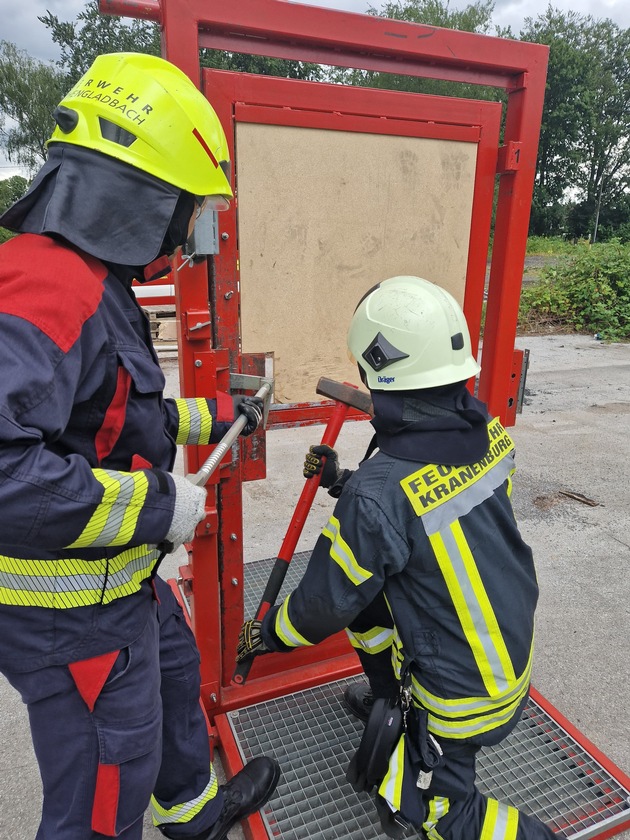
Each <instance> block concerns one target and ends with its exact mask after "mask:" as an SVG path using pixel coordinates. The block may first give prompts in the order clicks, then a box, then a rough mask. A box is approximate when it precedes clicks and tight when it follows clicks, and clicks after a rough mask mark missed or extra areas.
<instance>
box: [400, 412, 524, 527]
mask: <svg viewBox="0 0 630 840" xmlns="http://www.w3.org/2000/svg"><path fill="white" fill-rule="evenodd" d="M488 437H489V439H490V446H489V447H488V451H487V453H486V454H485V455H484V457H483V458H482V459H481V460H480V461H477V462H476V463H475V464H466V465H465V466H445V465H441V464H427V466H425V467H422V469H420V470H417V471H416V472H414V473H411V475H408V476H405V478H403V479H402V481H401V482H400V486H401V487H402V489H403V492H404V494H405V496H407V498H408V499H409V501H410V502H411V505H412V507H413V509H414V511H415V512H416V515H417V516H423V515H424V514H426V513H428V512H429V511H431V510H434V509H435V508H436V507H439V506H440V505H442V504H444V502H446V501H448V500H450V499H453V498H454V497H455V496H457V495H459V493H461V492H462V491H463V490H465V489H466V488H467V487H470V486H471V485H473V484H475V483H476V482H477V481H479V479H480V478H483V476H484V475H486V473H488V472H489V471H490V470H491V469H492V468H493V467H495V466H496V464H497V463H498V462H499V461H501V460H502V459H503V458H504V457H505V456H506V455H509V454H510V452H511V451H512V450H513V449H514V444H513V442H512V439H511V438H510V436H509V435H508V433H507V432H506V431H505V429H504V428H503V426H502V425H501V422H500V420H499V419H498V418H495V419H494V420H492V422H491V423H489V424H488Z"/></svg>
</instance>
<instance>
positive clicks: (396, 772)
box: [378, 732, 405, 811]
mask: <svg viewBox="0 0 630 840" xmlns="http://www.w3.org/2000/svg"><path fill="white" fill-rule="evenodd" d="M404 768H405V733H404V732H403V734H402V735H401V736H400V739H399V741H398V743H397V744H396V749H395V750H394V752H393V753H392V754H391V756H390V757H389V766H388V768H387V773H385V777H384V778H383V781H382V782H381V784H380V787H379V789H378V792H379V794H380V795H381V796H382V797H383V799H384V800H385V801H386V802H387V803H388V804H389V806H390V807H391V808H392V809H393V810H394V811H400V801H401V797H402V783H403V772H404Z"/></svg>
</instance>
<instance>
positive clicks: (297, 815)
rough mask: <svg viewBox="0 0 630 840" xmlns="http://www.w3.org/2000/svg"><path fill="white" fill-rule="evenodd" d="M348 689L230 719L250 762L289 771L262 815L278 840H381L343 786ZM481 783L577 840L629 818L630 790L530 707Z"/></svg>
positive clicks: (366, 802) (368, 813)
mask: <svg viewBox="0 0 630 840" xmlns="http://www.w3.org/2000/svg"><path fill="white" fill-rule="evenodd" d="M349 682H352V680H339V681H337V682H334V683H328V684H326V685H322V686H318V687H316V688H313V689H309V690H307V691H302V692H298V693H296V694H292V695H288V696H285V697H281V698H278V699H277V700H272V701H268V702H266V703H259V704H257V705H254V706H249V707H246V708H244V709H239V710H238V711H234V712H229V713H228V715H227V719H228V721H229V724H230V727H231V729H232V732H233V733H234V737H235V741H236V743H237V745H238V747H239V750H240V752H241V756H242V758H243V761H244V762H245V761H248V760H249V759H250V758H252V757H254V756H256V755H262V754H264V755H272V756H275V758H276V759H277V760H278V761H279V762H280V765H281V766H282V771H283V772H282V777H281V779H280V783H279V785H278V788H277V791H276V793H275V795H274V797H273V799H272V800H271V801H270V802H269V803H268V804H267V806H266V808H265V810H264V815H263V818H264V821H265V824H266V826H267V832H268V834H269V837H270V838H286V840H307V838H308V839H309V840H311V839H312V840H315V838H317V840H319V839H320V838H321V840H338V838H344V840H381V838H383V836H384V835H383V833H382V831H381V828H380V824H379V822H378V819H377V817H376V810H375V808H374V805H373V803H372V800H371V798H370V796H369V795H368V794H359V793H355V791H354V790H353V789H352V787H351V786H350V785H349V784H348V783H347V782H346V780H345V772H346V766H347V764H348V762H349V761H350V759H351V757H352V755H353V754H354V751H355V750H356V748H357V747H358V744H359V741H360V738H361V733H362V731H363V724H361V723H360V722H359V721H357V720H355V719H354V718H352V717H351V716H350V715H348V713H347V712H346V711H345V709H344V707H343V706H342V703H341V697H342V695H343V690H344V688H345V687H346V685H347V684H348V683H349ZM478 780H479V781H478V784H479V788H480V790H482V791H483V792H484V793H487V794H491V795H492V796H493V797H495V798H497V799H499V800H501V801H504V802H508V803H509V804H511V805H514V806H515V807H517V808H521V809H522V810H523V811H524V812H525V813H529V814H533V815H535V816H537V817H538V818H539V819H541V820H543V821H544V822H546V823H547V824H548V825H550V826H551V828H552V829H554V830H561V831H564V833H565V834H566V835H567V836H568V837H569V838H573V840H577V838H581V840H584V838H589V837H595V836H597V835H598V834H601V833H603V831H605V830H607V829H610V828H611V827H613V826H615V825H619V824H621V823H622V822H625V821H626V820H628V819H630V804H629V801H628V794H629V792H628V791H627V790H625V789H624V788H622V787H621V786H620V785H619V783H618V782H617V781H616V779H614V778H613V777H611V776H610V774H609V773H608V772H607V771H606V770H604V769H603V768H602V767H601V765H599V764H598V763H597V762H596V761H595V760H594V759H593V758H592V757H591V756H590V755H589V754H588V753H586V752H585V751H584V749H583V748H582V747H581V746H580V745H579V744H578V743H577V742H576V741H575V740H574V739H573V738H572V737H571V736H570V735H568V734H567V732H566V731H565V730H564V729H562V727H560V726H559V725H558V724H557V723H556V722H555V721H554V720H553V719H552V718H550V717H549V715H548V714H547V713H546V712H545V711H544V710H543V709H542V708H541V707H540V706H539V705H538V704H536V703H535V702H534V701H532V700H530V702H529V704H528V706H527V708H526V710H525V713H524V715H523V717H522V719H521V721H520V722H519V724H518V725H517V727H516V729H515V730H514V732H513V733H512V734H511V735H510V736H509V737H508V738H507V739H506V740H505V741H503V742H502V743H501V744H500V745H499V746H497V747H492V748H489V749H485V750H483V751H482V752H481V754H480V756H479V761H478ZM407 836H408V837H415V836H417V834H415V833H413V832H409V833H408V835H407Z"/></svg>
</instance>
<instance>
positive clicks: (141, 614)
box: [0, 53, 279, 840]
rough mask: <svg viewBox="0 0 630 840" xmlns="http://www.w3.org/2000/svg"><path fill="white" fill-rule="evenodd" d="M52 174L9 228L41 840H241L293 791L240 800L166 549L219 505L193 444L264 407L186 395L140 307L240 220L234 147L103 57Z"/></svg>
mask: <svg viewBox="0 0 630 840" xmlns="http://www.w3.org/2000/svg"><path fill="white" fill-rule="evenodd" d="M55 119H56V122H57V127H56V129H55V131H54V134H53V136H52V138H51V141H50V144H49V155H48V159H47V161H46V163H45V164H44V166H43V167H42V169H41V170H40V172H39V173H38V175H37V176H36V178H35V180H34V182H33V184H32V185H31V188H30V189H29V191H28V192H27V194H26V195H25V196H24V197H23V198H22V199H20V200H19V201H18V202H17V203H16V204H14V205H13V207H11V208H10V209H9V210H8V211H7V212H6V213H5V214H4V216H2V217H1V218H0V225H3V226H4V227H7V228H10V229H12V230H13V231H15V232H17V233H18V234H19V235H18V236H16V237H14V238H13V239H11V240H9V241H8V242H7V243H6V244H5V245H3V246H2V249H1V252H0V327H1V331H2V342H1V343H0V366H1V369H2V376H1V377H0V640H1V641H0V671H1V672H2V673H3V674H4V675H5V676H6V678H7V679H8V680H9V682H10V683H11V684H12V685H13V686H14V687H15V688H16V689H17V690H18V691H19V692H20V694H21V696H22V699H23V701H24V703H25V704H26V705H27V707H28V712H29V719H30V726H31V733H32V738H33V745H34V749H35V754H36V757H37V760H38V763H39V768H40V773H41V778H42V784H43V809H42V817H41V822H40V827H39V830H38V833H37V838H38V840H89V838H102V837H121V838H125V840H139V838H140V837H141V836H142V823H143V815H144V813H145V811H146V810H147V808H149V807H150V809H151V813H152V817H153V821H154V823H155V825H156V826H157V827H158V828H159V829H160V831H162V833H163V834H164V835H165V836H167V837H171V838H197V840H202V838H203V840H223V838H225V837H227V834H228V831H229V830H230V828H231V827H232V826H233V825H234V824H235V823H236V822H237V821H239V820H241V819H243V818H244V817H245V816H247V815H249V814H250V813H253V812H254V811H256V810H257V809H258V808H260V807H261V806H262V805H263V804H264V803H265V802H266V801H267V799H268V798H269V796H270V795H271V794H272V793H273V791H274V789H275V786H276V784H277V781H278V776H279V769H278V765H277V763H276V762H275V761H273V760H272V759H269V758H266V757H264V756H259V757H257V758H255V759H253V760H252V761H251V762H249V764H247V765H246V766H245V767H244V768H243V770H242V771H241V772H240V773H238V774H237V775H236V776H235V777H234V778H233V779H232V780H230V782H228V783H227V784H226V785H225V786H223V787H220V786H219V785H218V782H217V777H216V774H215V771H214V769H213V767H212V764H211V761H210V750H209V743H208V733H207V724H206V721H205V717H204V714H203V710H202V708H201V705H200V693H199V692H200V675H199V653H198V650H197V647H196V644H195V640H194V638H193V635H192V633H191V631H190V629H189V628H188V625H187V623H186V620H185V618H184V616H183V614H182V611H181V609H180V607H179V605H178V603H177V601H176V599H175V597H174V595H173V593H172V592H171V590H170V588H169V587H168V586H167V585H166V584H165V583H164V582H163V581H162V580H161V579H160V578H159V577H157V576H156V575H155V571H156V563H157V561H158V558H159V556H160V552H161V548H160V546H164V545H169V546H170V548H171V550H174V549H175V548H177V547H178V546H180V545H181V544H182V543H183V542H186V541H189V540H190V539H192V537H193V534H194V530H195V527H196V525H197V524H198V523H199V522H200V521H201V520H202V519H203V517H204V515H205V514H204V508H205V499H206V492H205V490H204V489H203V488H199V487H196V486H194V485H193V484H192V483H190V482H188V481H187V480H186V479H185V478H183V477H181V476H177V475H174V474H173V473H172V469H173V465H174V461H175V453H176V446H177V445H178V444H193V445H194V444H200V445H205V444H208V443H210V442H213V441H218V440H219V439H220V438H221V437H222V435H223V434H224V433H225V432H226V431H227V429H228V428H229V427H230V426H231V425H232V422H233V420H234V417H235V415H236V414H238V413H244V414H245V416H246V418H247V425H246V427H245V429H244V430H243V433H244V434H250V433H251V432H253V431H254V430H255V428H256V427H257V425H258V423H259V422H260V420H261V418H262V411H261V401H260V400H258V399H256V398H245V399H243V398H240V399H238V398H235V399H233V398H232V397H230V396H229V395H227V394H217V395H216V396H215V395H212V398H208V399H206V398H195V399H184V398H181V399H165V398H164V396H163V388H164V377H163V375H162V372H161V369H160V367H159V364H158V360H157V356H156V354H155V350H154V348H153V345H152V341H151V336H150V330H149V324H148V319H147V318H146V316H145V315H144V313H143V312H142V310H141V308H140V307H139V305H138V303H137V301H136V298H135V295H134V293H133V291H132V287H131V284H132V281H133V280H134V279H137V280H139V281H140V282H142V281H144V280H148V279H151V278H153V277H157V276H160V274H162V273H165V272H166V271H168V270H170V267H169V260H168V257H169V255H172V254H173V253H174V252H175V251H176V249H177V248H178V247H179V246H181V245H183V244H184V243H185V241H186V240H187V238H188V237H189V236H190V234H191V231H192V228H193V226H194V221H195V218H196V216H197V215H198V213H199V211H200V209H201V208H203V207H204V206H206V205H207V206H210V207H213V208H214V209H222V208H225V207H227V206H229V201H230V198H231V196H232V191H231V188H230V183H229V158H228V149H227V142H226V138H225V135H224V133H223V129H222V127H221V124H220V122H219V120H218V118H217V116H216V114H215V113H214V111H213V109H212V107H211V106H210V104H209V103H208V102H207V101H206V99H205V98H204V97H203V96H202V94H201V93H200V92H199V91H198V90H197V89H196V88H195V86H194V85H193V84H192V82H191V81H190V80H189V79H188V78H187V77H186V76H185V75H184V74H183V73H182V72H181V71H179V70H178V69H177V68H176V67H174V66H173V65H172V64H170V63H169V62H166V61H164V60H163V59H160V58H156V57H153V56H148V55H136V54H125V53H119V54H115V55H104V56H100V57H99V58H97V59H96V61H95V62H94V64H93V65H92V67H91V68H90V70H89V71H88V72H87V73H86V75H85V76H84V77H83V78H82V79H81V80H80V81H79V82H78V83H77V85H76V86H75V88H74V89H73V90H72V91H71V92H70V93H69V94H68V96H67V97H66V98H65V99H64V100H63V101H62V103H61V104H60V106H59V108H58V109H57V110H56V112H55Z"/></svg>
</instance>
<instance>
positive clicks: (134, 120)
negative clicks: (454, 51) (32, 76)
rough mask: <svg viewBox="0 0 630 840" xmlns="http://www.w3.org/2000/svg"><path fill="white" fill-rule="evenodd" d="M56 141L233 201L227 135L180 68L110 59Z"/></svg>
mask: <svg viewBox="0 0 630 840" xmlns="http://www.w3.org/2000/svg"><path fill="white" fill-rule="evenodd" d="M54 116H55V120H56V122H57V126H56V128H55V130H54V132H53V134H52V137H51V138H50V140H49V141H48V142H49V143H55V142H63V143H71V144H73V145H75V146H83V147H84V148H86V149H94V150H95V151H97V152H101V153H102V154H105V155H109V156H110V157H114V158H118V160H121V161H124V162H125V163H128V164H130V165H131V166H134V167H135V168H136V169H140V170H142V171H143V172H148V173H149V174H150V175H154V176H155V177H156V178H160V179H161V180H162V181H166V182H167V183H169V184H173V185H174V186H176V187H179V188H180V189H182V190H186V191H187V192H189V193H192V194H193V195H197V196H215V197H216V198H217V200H216V201H215V202H213V206H214V209H225V208H227V207H228V206H229V199H230V198H232V189H231V187H230V158H229V152H228V145H227V140H226V138H225V132H224V131H223V127H222V125H221V123H220V121H219V118H218V117H217V115H216V113H215V111H214V109H213V107H212V106H211V105H210V103H209V102H208V100H207V99H206V98H205V97H204V95H203V94H202V93H201V91H199V90H198V89H197V88H196V87H195V85H194V84H193V83H192V82H191V80H190V79H189V78H188V76H186V74H185V73H183V72H182V71H181V70H180V69H179V68H178V67H175V65H174V64H171V63H170V62H168V61H165V60H164V59H163V58H158V57H157V56H153V55H144V54H142V53H109V54H105V55H100V56H98V58H96V59H95V61H94V63H93V64H92V66H91V67H90V69H89V70H88V71H87V72H86V73H85V74H84V75H83V76H82V77H81V79H79V81H78V82H77V83H76V85H75V86H74V87H73V88H72V90H71V91H70V92H69V93H68V94H67V95H66V96H65V97H64V98H63V99H62V101H61V102H60V103H59V107H58V108H57V109H56V111H55V114H54Z"/></svg>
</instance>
